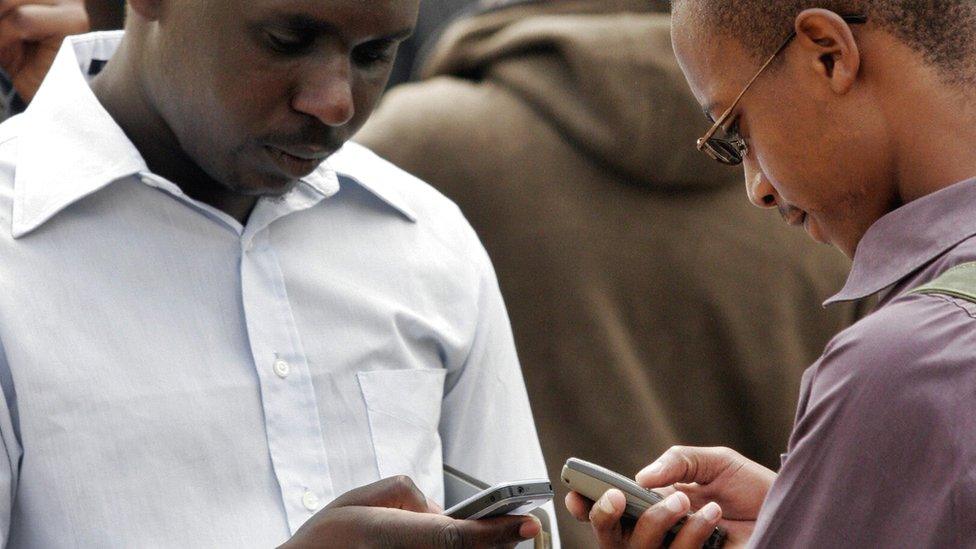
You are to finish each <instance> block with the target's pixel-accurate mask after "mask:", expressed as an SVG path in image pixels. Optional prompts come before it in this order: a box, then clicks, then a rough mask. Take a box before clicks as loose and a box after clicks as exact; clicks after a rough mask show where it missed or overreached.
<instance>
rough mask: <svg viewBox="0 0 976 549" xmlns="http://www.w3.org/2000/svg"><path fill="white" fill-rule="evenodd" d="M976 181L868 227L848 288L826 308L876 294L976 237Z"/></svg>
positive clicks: (926, 198) (931, 196) (916, 202)
mask: <svg viewBox="0 0 976 549" xmlns="http://www.w3.org/2000/svg"><path fill="white" fill-rule="evenodd" d="M974 212H976V179H969V180H966V181H963V182H961V183H956V184H955V185H952V186H950V187H946V188H944V189H941V190H939V191H936V192H934V193H932V194H929V195H926V196H923V197H922V198H919V199H917V200H914V201H912V202H909V203H908V204H905V205H904V206H902V207H901V208H898V209H897V210H895V211H893V212H891V213H889V214H887V215H885V216H884V217H882V218H881V219H879V220H878V221H877V222H876V223H875V224H874V225H872V226H871V228H870V229H868V232H867V233H865V235H864V237H863V238H862V239H861V242H860V243H859V244H858V246H857V251H856V252H855V254H854V265H853V267H852V268H851V273H850V275H849V276H848V278H847V284H845V285H844V289H843V290H841V291H840V293H838V294H837V295H835V296H834V297H832V298H830V299H829V300H827V302H826V303H824V305H830V304H832V303H837V302H841V301H854V300H858V299H863V298H865V297H868V296H870V295H874V294H876V293H878V292H880V291H881V290H883V289H885V288H888V287H889V286H892V285H893V284H895V283H897V282H898V281H900V280H902V279H903V278H905V277H907V276H909V275H911V274H912V273H913V272H915V271H917V270H918V269H919V268H921V267H923V266H924V265H925V264H927V263H929V262H930V261H932V260H933V259H935V258H937V257H938V256H940V255H942V254H943V253H945V252H946V251H947V250H949V249H951V248H953V247H955V246H956V245H957V244H959V243H960V242H962V241H963V240H966V239H967V238H969V237H971V236H973V235H976V215H973V214H974Z"/></svg>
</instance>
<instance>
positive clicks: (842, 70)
mask: <svg viewBox="0 0 976 549" xmlns="http://www.w3.org/2000/svg"><path fill="white" fill-rule="evenodd" d="M796 40H797V42H798V44H799V45H800V47H802V48H804V49H805V50H806V51H807V52H808V53H810V54H811V59H812V65H813V66H812V68H813V69H814V70H815V71H816V72H817V73H818V74H819V75H820V76H822V77H824V78H826V79H828V80H829V83H830V88H831V89H832V90H833V91H834V92H835V93H840V94H843V93H847V92H848V90H850V89H851V86H853V85H854V82H855V81H856V80H857V74H858V71H859V70H860V68H861V52H860V50H859V49H858V47H857V41H855V40H854V33H853V32H852V31H851V27H850V25H849V24H848V23H847V22H846V21H844V20H843V19H842V18H841V16H839V15H837V14H836V13H834V12H832V11H830V10H825V9H820V8H812V9H807V10H803V11H802V12H800V14H799V15H797V16H796Z"/></svg>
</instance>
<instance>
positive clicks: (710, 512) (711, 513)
mask: <svg viewBox="0 0 976 549" xmlns="http://www.w3.org/2000/svg"><path fill="white" fill-rule="evenodd" d="M701 514H702V516H703V517H705V520H707V521H708V522H713V521H716V520H718V517H719V515H721V514H722V508H721V507H719V506H718V504H717V503H715V502H714V501H713V502H711V503H709V504H708V505H706V506H704V507H702V510H701Z"/></svg>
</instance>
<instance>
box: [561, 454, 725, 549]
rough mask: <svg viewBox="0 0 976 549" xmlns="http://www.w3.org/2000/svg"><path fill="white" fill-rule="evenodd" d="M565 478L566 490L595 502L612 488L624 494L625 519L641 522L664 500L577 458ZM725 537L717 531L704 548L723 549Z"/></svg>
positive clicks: (673, 531)
mask: <svg viewBox="0 0 976 549" xmlns="http://www.w3.org/2000/svg"><path fill="white" fill-rule="evenodd" d="M561 476H562V480H563V483H564V484H565V485H566V486H568V487H569V488H570V489H571V490H573V491H574V492H576V493H578V494H580V495H582V496H584V497H586V498H587V499H590V500H592V501H597V500H598V499H600V497H602V496H603V494H604V493H606V491H607V490H610V489H611V488H616V489H618V490H620V491H621V492H623V493H624V497H625V498H626V500H627V506H626V509H625V510H624V516H625V517H626V518H628V519H631V520H633V521H636V520H638V519H639V518H640V516H641V515H642V514H643V513H644V511H646V510H647V509H649V508H650V507H652V506H653V505H655V504H656V503H659V502H661V501H663V499H664V498H663V497H662V496H661V495H660V494H658V493H657V492H655V491H653V490H648V489H646V488H644V487H642V486H640V485H638V484H637V483H636V482H634V481H632V480H630V479H629V478H627V477H624V476H623V475H621V474H619V473H615V472H613V471H611V470H609V469H606V468H604V467H600V466H599V465H596V464H593V463H590V462H587V461H583V460H581V459H577V458H570V459H568V460H567V461H566V464H565V465H564V466H563V470H562V475H561ZM684 523H685V520H682V521H680V522H678V523H677V524H676V525H675V526H674V527H673V528H672V529H671V531H670V532H668V535H667V537H666V538H665V540H664V546H665V547H666V546H668V544H669V543H670V542H671V540H673V539H674V537H675V536H676V535H677V533H678V532H679V531H680V529H681V527H682V526H683V525H684ZM725 537H726V534H725V532H724V531H723V530H722V529H721V528H716V529H715V531H714V532H713V533H712V535H711V537H710V538H709V539H708V541H707V542H706V543H705V545H704V546H703V547H704V548H705V549H717V548H719V547H722V545H723V544H724V543H725Z"/></svg>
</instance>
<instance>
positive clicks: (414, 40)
mask: <svg viewBox="0 0 976 549" xmlns="http://www.w3.org/2000/svg"><path fill="white" fill-rule="evenodd" d="M477 4H478V2H477V0H420V16H419V17H418V18H417V28H416V29H414V31H413V35H411V36H410V38H407V39H406V40H404V41H403V43H402V44H400V50H399V51H398V52H397V58H396V62H395V63H394V64H393V70H392V71H391V72H390V81H389V82H388V83H387V87H390V88H392V87H393V86H396V85H399V84H403V83H404V82H409V81H411V80H413V79H414V78H415V77H416V76H417V75H416V72H417V70H418V69H419V67H417V62H418V61H419V60H420V59H422V58H423V52H424V51H426V50H427V48H428V47H430V46H431V45H432V44H433V43H434V42H435V41H436V40H437V37H438V36H440V33H441V32H442V31H443V30H444V27H445V26H446V25H448V24H449V23H450V22H451V21H452V20H453V19H454V18H456V17H458V16H460V15H461V14H462V13H463V12H465V11H466V10H467V9H468V8H471V7H472V6H477Z"/></svg>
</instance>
